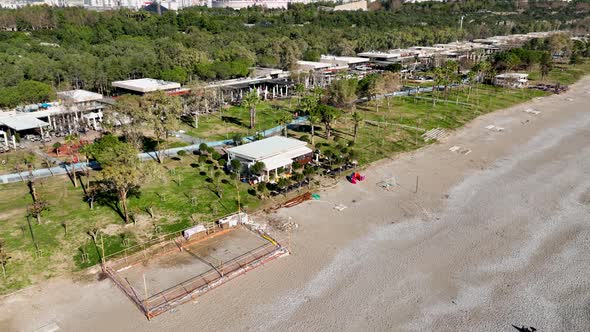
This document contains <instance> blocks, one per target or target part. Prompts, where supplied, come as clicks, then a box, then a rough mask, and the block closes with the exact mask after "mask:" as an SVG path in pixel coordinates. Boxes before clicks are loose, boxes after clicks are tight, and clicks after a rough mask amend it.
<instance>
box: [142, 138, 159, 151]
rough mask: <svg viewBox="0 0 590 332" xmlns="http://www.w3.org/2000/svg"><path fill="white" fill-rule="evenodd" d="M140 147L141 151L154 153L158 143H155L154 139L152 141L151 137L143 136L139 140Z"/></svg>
mask: <svg viewBox="0 0 590 332" xmlns="http://www.w3.org/2000/svg"><path fill="white" fill-rule="evenodd" d="M141 145H142V149H143V151H146V152H151V151H156V147H157V146H158V141H156V140H155V139H153V138H151V137H145V136H144V137H143V138H142V140H141Z"/></svg>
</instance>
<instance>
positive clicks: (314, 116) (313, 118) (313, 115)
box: [307, 109, 321, 145]
mask: <svg viewBox="0 0 590 332" xmlns="http://www.w3.org/2000/svg"><path fill="white" fill-rule="evenodd" d="M320 120H321V116H320V114H319V112H318V111H317V109H313V110H311V111H310V112H309V113H308V114H307V122H309V127H310V128H311V145H315V142H314V137H315V125H316V124H318V123H319V122H320Z"/></svg>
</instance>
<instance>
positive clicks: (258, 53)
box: [0, 0, 590, 107]
mask: <svg viewBox="0 0 590 332" xmlns="http://www.w3.org/2000/svg"><path fill="white" fill-rule="evenodd" d="M388 7H389V6H388V5H386V6H384V8H388ZM516 10H517V8H516V6H515V1H500V0H496V1H492V0H486V1H481V0H467V1H463V2H462V3H459V2H452V3H420V4H406V5H403V6H401V7H399V8H396V9H395V10H393V9H392V10H376V11H368V12H360V11H359V12H340V11H338V12H330V11H324V10H320V8H319V5H317V4H315V5H305V6H304V5H300V4H297V5H293V6H291V7H290V8H289V9H288V10H268V9H263V8H248V9H244V10H240V11H236V10H232V9H211V8H201V7H196V8H189V9H185V10H181V11H178V12H173V11H167V12H165V13H164V14H162V15H161V16H158V15H156V14H152V13H149V12H147V11H129V10H118V11H105V12H97V11H89V10H85V9H82V8H56V7H46V6H34V7H26V8H21V9H18V10H9V9H2V10H0V30H1V32H0V71H1V72H2V75H0V107H11V106H15V105H17V104H20V103H26V102H30V101H31V100H39V98H44V97H46V98H47V99H49V98H51V97H52V96H53V92H54V91H56V90H63V89H70V88H82V89H87V90H93V91H97V92H100V93H104V94H109V92H110V89H111V88H110V82H112V81H115V80H122V79H133V78H140V77H153V78H161V79H166V80H173V81H179V82H182V83H186V82H188V81H191V80H205V81H210V80H218V79H228V78H236V77H243V76H246V75H248V73H249V68H250V67H252V66H265V67H276V68H282V69H291V68H293V66H294V65H295V63H296V60H298V59H303V58H305V59H308V60H313V59H317V58H318V56H319V55H320V54H326V53H329V54H335V55H354V54H356V53H357V52H361V51H366V50H387V49H392V48H398V47H408V46H412V45H431V44H435V43H446V42H450V41H454V40H462V39H474V38H480V37H488V36H491V35H503V34H510V33H524V32H530V31H543V30H553V29H570V30H575V29H578V30H584V29H587V28H588V27H590V22H588V15H587V14H588V12H587V11H584V10H580V9H579V8H578V7H577V2H572V3H569V4H568V5H566V6H561V7H559V8H554V9H553V10H552V12H551V13H548V12H547V10H543V9H539V8H535V7H531V8H528V9H526V10H520V11H518V12H517V11H516ZM461 16H464V17H465V18H464V23H463V29H460V28H459V20H460V17H461ZM566 22H567V23H566ZM27 88H34V89H35V91H29V92H26V93H23V90H25V89H27Z"/></svg>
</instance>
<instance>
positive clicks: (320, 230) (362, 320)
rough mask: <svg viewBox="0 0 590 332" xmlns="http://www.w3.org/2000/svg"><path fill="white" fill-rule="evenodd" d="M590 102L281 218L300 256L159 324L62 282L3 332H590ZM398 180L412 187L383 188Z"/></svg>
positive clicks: (123, 302)
mask: <svg viewBox="0 0 590 332" xmlns="http://www.w3.org/2000/svg"><path fill="white" fill-rule="evenodd" d="M588 89H590V77H587V78H585V79H583V80H582V81H581V82H580V83H578V84H576V85H574V86H573V87H572V89H571V91H570V92H568V93H567V94H566V95H559V96H552V97H546V98H543V99H540V100H534V101H532V102H530V103H528V104H523V105H518V106H515V107H512V108H510V109H507V110H502V111H499V112H495V113H493V114H488V115H485V116H482V117H480V118H478V119H476V120H474V121H473V122H472V123H470V124H469V125H467V126H466V127H465V128H464V129H462V130H460V131H459V132H457V133H455V134H454V135H453V136H451V137H450V138H449V139H448V141H446V142H443V143H440V144H436V145H432V146H429V147H427V148H424V149H422V150H419V151H416V152H413V153H409V154H404V155H402V156H399V157H398V158H395V159H394V160H384V161H381V162H379V163H377V164H375V165H374V166H372V167H370V168H369V169H367V170H366V173H367V179H368V180H367V181H365V182H363V183H361V184H358V185H351V184H348V183H346V182H341V183H339V184H338V185H337V186H336V187H335V188H333V189H331V190H329V191H327V192H324V193H321V195H322V202H314V201H312V202H307V203H305V204H302V205H300V206H297V207H295V208H291V209H285V210H281V211H280V214H282V215H284V216H291V217H292V218H293V221H295V222H297V223H298V224H299V225H300V228H299V229H298V231H297V232H296V233H295V234H294V238H293V240H294V246H293V252H294V253H293V254H292V255H291V256H289V257H286V258H282V259H280V260H277V261H275V262H272V263H271V264H267V265H266V266H264V267H263V268H260V269H257V270H254V271H252V272H250V273H248V274H247V275H246V276H244V277H241V278H238V279H235V280H233V281H232V282H231V283H228V284H227V285H225V286H223V287H221V288H219V289H217V290H215V291H213V292H210V293H208V294H206V295H205V296H203V297H201V298H200V299H199V300H198V301H196V302H197V303H193V304H190V303H189V304H186V305H184V306H181V307H179V308H178V309H176V310H174V311H173V312H170V313H168V314H164V315H162V316H159V317H158V318H157V319H155V320H154V321H151V322H148V321H147V320H145V318H143V316H142V315H141V314H140V313H139V312H138V311H137V309H136V308H135V307H134V306H133V305H132V304H131V303H130V302H129V301H128V300H127V299H126V298H125V297H124V296H123V295H122V293H121V292H120V291H118V290H117V289H116V288H114V287H113V286H112V285H111V283H110V282H109V281H108V280H106V281H101V282H94V283H74V282H71V281H68V280H52V281H49V282H47V283H44V284H42V285H40V286H39V287H34V288H31V289H27V290H25V291H23V292H20V293H18V294H16V295H14V296H10V297H6V298H4V299H1V300H0V330H7V331H12V330H19V331H21V330H22V331H33V330H35V329H37V328H39V327H41V326H44V325H47V324H50V323H56V324H57V325H58V326H59V327H60V328H61V329H62V330H64V331H80V330H86V331H100V330H110V331H130V330H142V331H148V330H151V331H159V330H177V331H195V330H222V331H235V330H268V329H275V330H290V331H300V330H312V331H342V330H346V331H358V330H378V331H392V330H404V331H423V330H427V331H429V330H440V331H472V330H476V331H499V330H501V331H510V330H511V329H512V328H511V327H510V325H511V324H515V325H519V326H520V325H528V326H534V327H536V328H538V329H540V330H544V331H566V330H567V331H583V330H588V329H589V328H590V317H589V316H588V314H587V312H588V308H589V307H590V295H588V294H587V289H588V287H589V286H590V278H589V277H588V276H587V271H588V270H589V269H590V260H588V259H587V254H586V253H587V252H588V250H589V249H590V240H589V239H590V230H589V227H588V225H587V221H588V219H589V218H590V207H589V206H588V205H587V204H585V203H583V202H585V198H584V197H586V196H587V195H588V190H589V188H590V145H589V144H588V143H589V142H590V110H589V106H588V105H589V104H590V95H587V94H585V93H584V91H587V90H588ZM567 98H571V99H572V101H567V102H566V100H567ZM528 108H534V109H535V110H539V111H541V113H540V114H539V115H532V114H529V113H525V112H523V111H524V110H526V109H528ZM527 120H528V121H527ZM490 124H494V125H498V126H501V127H503V128H504V131H502V132H490V131H489V130H487V129H485V127H486V126H488V125H490ZM455 145H457V146H461V147H464V148H468V149H471V150H472V152H471V153H470V154H469V155H461V154H457V153H453V152H451V151H449V150H448V149H449V148H450V147H452V146H455ZM392 176H395V177H396V179H397V182H398V183H399V184H400V187H398V188H397V189H395V190H393V191H391V192H386V191H383V190H382V189H380V188H379V187H377V186H376V185H375V184H376V183H377V182H379V181H382V180H384V179H387V178H390V177H392ZM416 176H419V191H418V194H414V193H413V190H414V186H415V181H416ZM585 195H586V196H585ZM333 204H343V205H346V206H347V209H345V210H344V211H341V212H338V211H335V210H334V209H333V208H332V206H333Z"/></svg>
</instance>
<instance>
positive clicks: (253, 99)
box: [242, 90, 260, 129]
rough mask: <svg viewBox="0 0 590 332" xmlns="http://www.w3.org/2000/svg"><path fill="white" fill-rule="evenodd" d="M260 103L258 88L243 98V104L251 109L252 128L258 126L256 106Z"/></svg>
mask: <svg viewBox="0 0 590 332" xmlns="http://www.w3.org/2000/svg"><path fill="white" fill-rule="evenodd" d="M258 103H260V97H258V93H256V90H252V91H250V92H248V93H247V94H246V95H245V96H244V98H243V99H242V106H243V107H245V108H247V109H248V110H249V111H250V129H254V127H255V126H256V106H257V105H258Z"/></svg>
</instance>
